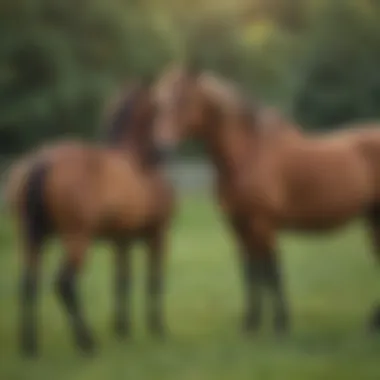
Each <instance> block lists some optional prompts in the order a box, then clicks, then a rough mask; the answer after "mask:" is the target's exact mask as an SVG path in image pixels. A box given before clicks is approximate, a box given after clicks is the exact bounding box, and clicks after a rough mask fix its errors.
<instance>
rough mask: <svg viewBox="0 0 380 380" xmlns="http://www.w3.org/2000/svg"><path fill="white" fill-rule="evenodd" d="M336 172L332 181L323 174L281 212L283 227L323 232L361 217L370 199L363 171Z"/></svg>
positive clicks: (367, 179)
mask: <svg viewBox="0 0 380 380" xmlns="http://www.w3.org/2000/svg"><path fill="white" fill-rule="evenodd" d="M352 169H353V170H352V171H350V172H349V171H346V172H344V171H340V172H339V170H338V169H337V171H336V172H335V177H334V179H333V180H331V179H330V178H329V180H324V179H326V178H323V174H322V175H321V177H322V178H320V180H319V181H315V183H314V186H311V187H310V188H309V189H308V191H305V192H304V193H302V194H299V196H298V197H296V198H293V199H292V201H291V202H290V203H289V204H288V205H287V207H286V209H287V210H286V212H284V219H285V220H284V223H285V225H286V226H288V227H291V228H297V229H324V228H326V229H327V228H332V227H335V226H337V227H338V226H340V225H342V224H343V223H345V222H348V221H349V220H351V219H352V218H354V217H356V216H359V215H361V214H362V213H363V212H365V210H366V209H367V207H368V206H369V205H370V203H371V202H372V199H373V194H372V193H373V187H372V185H371V181H370V177H369V176H368V173H367V172H366V170H363V169H365V167H364V168H363V167H361V169H362V170H361V171H356V170H355V167H353V168H352Z"/></svg>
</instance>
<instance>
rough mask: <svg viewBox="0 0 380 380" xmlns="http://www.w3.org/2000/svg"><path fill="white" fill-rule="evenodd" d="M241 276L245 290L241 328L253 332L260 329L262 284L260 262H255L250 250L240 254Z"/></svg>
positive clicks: (253, 253) (255, 259)
mask: <svg viewBox="0 0 380 380" xmlns="http://www.w3.org/2000/svg"><path fill="white" fill-rule="evenodd" d="M241 261H242V264H243V275H244V281H245V288H246V305H247V306H246V307H247V309H246V312H245V316H244V319H243V328H244V330H246V331H255V330H257V329H258V328H259V327H260V324H261V317H262V309H263V308H262V284H261V273H260V261H259V260H257V257H256V255H255V252H254V251H252V249H246V250H243V252H242V260H241Z"/></svg>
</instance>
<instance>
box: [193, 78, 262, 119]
mask: <svg viewBox="0 0 380 380" xmlns="http://www.w3.org/2000/svg"><path fill="white" fill-rule="evenodd" d="M200 84H201V87H202V88H203V90H204V91H205V93H206V94H207V95H208V96H209V97H210V98H211V99H216V100H217V101H218V103H219V105H220V106H221V107H222V108H223V109H225V110H233V111H234V110H240V111H241V112H242V113H244V114H246V115H247V116H249V117H252V120H254V119H255V118H256V115H257V113H258V112H259V111H260V109H261V105H260V104H259V102H258V101H257V99H253V98H252V97H251V96H249V95H248V94H247V92H246V91H244V90H243V89H242V88H241V87H240V86H239V85H238V84H237V83H236V82H233V81H231V80H228V79H225V78H222V77H220V76H218V75H216V74H214V73H210V72H204V73H202V74H201V75H200Z"/></svg>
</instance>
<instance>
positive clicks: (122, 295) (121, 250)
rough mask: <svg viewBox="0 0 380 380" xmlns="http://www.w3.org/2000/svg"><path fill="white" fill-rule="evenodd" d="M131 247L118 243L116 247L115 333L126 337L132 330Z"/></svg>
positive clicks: (127, 244)
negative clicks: (130, 313) (130, 295)
mask: <svg viewBox="0 0 380 380" xmlns="http://www.w3.org/2000/svg"><path fill="white" fill-rule="evenodd" d="M130 256H131V255H130V247H129V243H124V242H123V243H121V242H120V243H117V244H116V247H115V319H114V331H115V333H116V335H118V336H119V337H123V338H124V337H126V336H127V335H128V333H129V330H130V318H129V309H130V307H129V303H130V299H129V298H130V297H129V293H130V292H129V291H130V274H131V267H130V261H131V260H130Z"/></svg>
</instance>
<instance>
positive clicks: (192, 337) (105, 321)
mask: <svg viewBox="0 0 380 380" xmlns="http://www.w3.org/2000/svg"><path fill="white" fill-rule="evenodd" d="M281 247H282V252H283V255H282V258H283V263H284V266H285V272H286V287H287V292H288V295H289V298H290V303H291V310H292V331H291V333H290V334H289V336H287V337H285V338H283V339H281V340H278V339H276V338H275V337H274V336H273V334H272V330H271V328H270V321H271V316H270V315H268V316H267V318H266V321H267V326H264V327H263V329H262V331H261V332H260V333H258V334H257V335H256V336H252V337H248V336H244V335H243V334H242V333H241V332H240V330H239V327H240V316H241V310H242V291H241V290H242V288H241V283H240V279H239V272H238V269H239V267H238V263H237V261H236V260H235V258H236V257H235V254H234V245H233V243H232V241H231V239H230V236H229V235H228V234H227V233H226V232H225V230H224V227H223V226H222V225H221V222H220V221H219V218H218V215H217V213H216V211H215V209H214V206H213V204H212V202H211V201H209V200H208V199H205V198H198V199H197V198H188V199H186V200H184V201H183V202H182V203H181V207H180V210H179V213H178V215H177V217H176V221H175V227H174V230H173V235H172V250H171V252H172V253H171V254H170V256H169V257H168V269H167V271H168V276H167V284H166V286H167V293H166V298H165V303H166V317H167V321H168V328H169V335H168V337H167V339H166V340H164V341H163V342H159V341H155V340H153V339H152V338H151V337H149V335H148V334H146V332H145V328H144V327H145V326H144V320H143V315H144V314H143V307H144V297H143V284H144V255H143V254H142V252H140V251H139V249H137V250H136V254H135V255H134V256H135V268H136V270H135V284H136V286H135V288H134V303H133V314H134V320H133V321H134V324H135V329H134V334H133V337H131V339H130V340H129V341H127V342H124V343H122V342H118V341H117V340H116V339H114V337H113V335H112V333H111V332H110V314H111V302H112V299H113V298H112V297H111V296H110V295H111V274H112V261H111V257H112V256H111V255H109V254H108V253H107V249H108V247H107V246H106V245H99V246H97V247H96V248H95V249H93V250H92V254H91V255H90V256H89V262H88V265H87V267H86V271H85V275H84V277H83V280H82V283H81V291H82V296H83V301H84V303H85V307H86V312H87V315H88V318H89V320H90V322H91V325H92V326H93V329H94V332H95V333H96V337H97V340H98V343H99V350H98V354H97V356H95V357H93V358H84V357H81V356H80V355H79V354H78V352H77V351H75V350H74V348H73V346H72V342H71V335H70V334H68V326H67V323H66V320H65V318H64V316H63V315H62V313H61V310H60V308H59V306H58V303H57V301H56V299H55V297H54V294H53V292H52V286H51V284H52V280H53V275H54V273H55V271H56V269H57V264H58V260H59V257H60V255H59V251H58V252H56V251H57V249H56V248H55V247H53V248H52V249H51V250H49V251H48V252H46V256H45V262H44V278H43V283H42V288H43V290H42V296H41V304H40V309H41V319H40V327H41V328H40V334H41V340H42V342H41V355H40V357H39V358H38V359H37V360H35V361H27V360H22V359H21V358H19V356H18V352H17V345H16V343H17V340H16V331H17V330H16V327H17V302H16V301H17V299H16V296H17V285H18V283H17V279H18V267H17V265H18V261H17V258H16V255H15V254H14V253H15V252H14V251H15V247H14V241H13V240H12V234H11V231H10V227H9V225H8V223H7V222H6V221H5V220H3V221H2V222H1V223H0V310H1V314H0V379H1V380H13V379H15V380H16V379H25V380H26V379H27V380H45V379H46V380H51V379H55V380H63V379H70V380H104V379H106V378H110V379H122V378H127V379H131V380H140V379H149V380H150V379H152V380H156V379H157V380H158V379H165V380H206V379H207V380H208V379H210V380H212V379H215V380H236V379H237V380H240V379H241V380H243V379H253V378H254V379H258V380H272V379H281V380H287V379H289V380H301V379H302V380H304V379H307V380H314V379H321V380H322V379H324V380H329V379H331V380H339V379H342V380H343V379H344V380H350V379H352V380H354V379H355V380H357V379H365V380H370V379H380V362H379V358H380V336H379V337H376V336H370V335H369V334H368V333H367V330H366V323H367V322H368V318H369V314H370V311H371V310H372V307H373V305H374V302H375V301H376V300H377V299H379V300H380V268H377V265H376V262H375V260H374V258H373V256H372V255H371V254H370V249H369V245H368V241H367V238H366V235H365V232H364V230H363V229H362V228H361V225H360V223H354V224H353V225H351V226H349V227H347V228H345V229H344V230H343V231H340V232H339V233H336V234H331V235H329V236H324V237H302V238H301V237H296V236H284V237H282V238H281Z"/></svg>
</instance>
